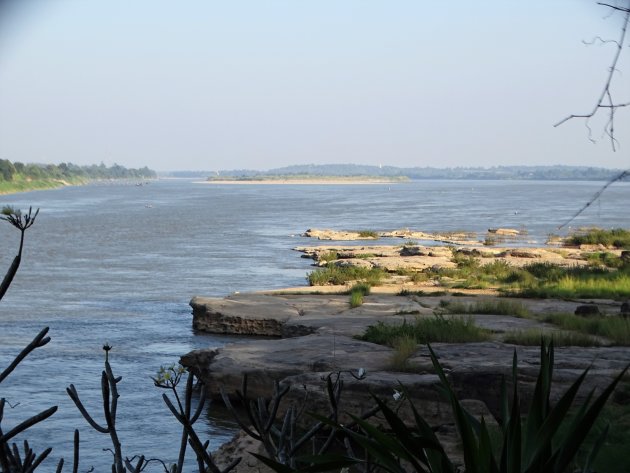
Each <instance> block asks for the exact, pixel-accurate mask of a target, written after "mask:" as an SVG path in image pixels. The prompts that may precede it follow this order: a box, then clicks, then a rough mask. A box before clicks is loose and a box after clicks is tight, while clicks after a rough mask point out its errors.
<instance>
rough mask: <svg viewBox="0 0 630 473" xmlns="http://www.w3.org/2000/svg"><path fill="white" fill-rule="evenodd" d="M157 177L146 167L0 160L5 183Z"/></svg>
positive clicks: (0, 177) (1, 175)
mask: <svg viewBox="0 0 630 473" xmlns="http://www.w3.org/2000/svg"><path fill="white" fill-rule="evenodd" d="M155 177H157V174H156V173H155V171H153V170H151V169H149V168H148V167H146V166H145V167H143V168H137V169H134V168H126V167H124V166H121V165H119V164H114V165H112V166H106V165H105V164H103V163H101V164H98V165H97V164H92V165H89V166H79V165H77V164H72V163H60V164H36V163H28V164H26V163H21V162H19V161H16V162H11V161H9V160H8V159H0V181H5V182H13V181H17V180H65V181H76V180H82V179H152V178H155Z"/></svg>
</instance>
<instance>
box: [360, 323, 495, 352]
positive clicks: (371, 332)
mask: <svg viewBox="0 0 630 473" xmlns="http://www.w3.org/2000/svg"><path fill="white" fill-rule="evenodd" d="M401 337H407V338H410V339H412V340H414V341H415V342H416V343H466V342H481V341H484V340H488V339H489V338H490V332H489V331H488V330H485V329H483V328H481V327H478V326H477V325H475V321H474V320H473V319H472V318H471V317H448V318H446V317H442V316H437V315H436V316H434V317H417V318H416V319H415V321H414V322H413V323H408V322H406V321H405V322H404V323H402V324H400V325H387V324H384V323H383V322H378V323H377V324H376V325H370V326H369V327H368V328H367V330H366V331H365V333H364V334H363V335H362V336H361V337H359V338H360V339H361V340H365V341H368V342H372V343H378V344H379V345H388V346H390V347H394V343H395V342H396V340H398V339H400V338H401Z"/></svg>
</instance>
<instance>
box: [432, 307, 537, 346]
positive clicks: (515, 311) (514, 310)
mask: <svg viewBox="0 0 630 473" xmlns="http://www.w3.org/2000/svg"><path fill="white" fill-rule="evenodd" d="M440 308H441V309H442V310H446V311H447V312H449V313H451V314H492V315H512V316H514V317H529V315H530V312H529V309H527V307H525V306H524V305H523V304H522V303H521V302H516V301H509V300H503V299H490V300H479V301H475V302H473V303H472V304H465V303H463V302H459V301H440ZM539 342H540V340H539Z"/></svg>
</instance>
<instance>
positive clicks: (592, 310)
mask: <svg viewBox="0 0 630 473" xmlns="http://www.w3.org/2000/svg"><path fill="white" fill-rule="evenodd" d="M574 313H575V315H582V316H589V315H600V314H601V312H600V311H599V307H597V306H596V305H592V304H588V305H579V306H577V307H576V308H575V312H574Z"/></svg>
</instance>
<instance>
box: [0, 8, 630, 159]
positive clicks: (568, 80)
mask: <svg viewBox="0 0 630 473" xmlns="http://www.w3.org/2000/svg"><path fill="white" fill-rule="evenodd" d="M613 1H614V0H613ZM17 3H21V4H26V5H27V7H21V8H7V7H6V5H5V7H4V8H2V9H0V15H1V18H0V158H5V159H10V160H11V161H24V162H61V161H70V162H74V163H78V164H91V163H99V162H101V161H103V162H105V163H106V164H112V163H114V162H117V163H119V164H123V165H126V166H144V165H148V166H149V167H152V168H153V169H156V170H172V169H203V170H215V169H234V168H256V169H268V168H271V167H277V166H283V165H288V164H300V163H304V164H306V163H364V164H383V165H385V164H389V165H395V166H437V167H446V166H493V165H507V164H532V165H533V164H536V165H539V164H571V165H596V166H605V167H617V168H627V167H630V159H629V156H630V154H629V153H628V150H630V133H628V130H629V128H630V110H621V111H620V112H619V114H618V118H617V123H616V129H617V133H618V136H619V138H620V142H621V149H620V150H619V151H618V152H617V153H613V152H612V150H611V147H610V144H609V142H608V141H607V140H606V139H605V138H602V137H601V131H602V128H601V123H599V122H595V123H594V124H593V131H594V136H595V137H596V138H598V143H597V144H592V143H591V142H590V141H589V140H588V132H587V129H586V128H585V126H584V122H583V121H578V120H575V121H572V122H569V123H566V124H564V125H563V126H561V127H559V128H553V126H552V125H553V123H554V122H556V121H558V120H560V119H561V118H563V117H565V116H566V115H569V114H571V113H583V112H585V111H588V110H590V109H591V108H592V106H593V104H594V102H595V100H596V98H597V96H598V95H599V93H600V91H601V88H602V86H603V82H604V78H605V76H606V73H607V67H608V64H609V62H610V60H611V58H612V55H613V53H614V51H613V48H612V47H610V45H609V46H599V45H595V46H585V45H584V44H582V40H590V39H592V38H593V37H594V36H596V35H600V36H602V37H605V38H616V37H617V36H618V31H619V26H620V23H621V17H620V16H618V15H616V16H611V17H608V18H606V15H607V13H608V11H607V9H605V8H603V7H601V6H597V5H596V3H595V1H594V0H529V1H523V0H477V1H472V2H471V1H470V0H466V1H464V0H449V1H448V2H439V1H433V2H428V1H420V0H408V1H407V0H396V1H384V0H379V1H376V0H318V1H307V0H283V1H280V0H255V1H240V0H224V1H220V2H219V1H211V0H183V1H172V0H170V1H165V0H164V1H163V0H28V1H27V0H22V1H21V2H17ZM17 3H14V4H15V5H17ZM626 46H628V45H626ZM625 56H630V51H628V47H626V48H625ZM628 77H630V57H626V58H625V61H624V62H622V64H621V72H620V73H619V74H618V76H617V84H618V87H617V89H615V90H616V92H617V93H618V96H619V97H620V98H625V100H629V99H630V80H629V79H628Z"/></svg>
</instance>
